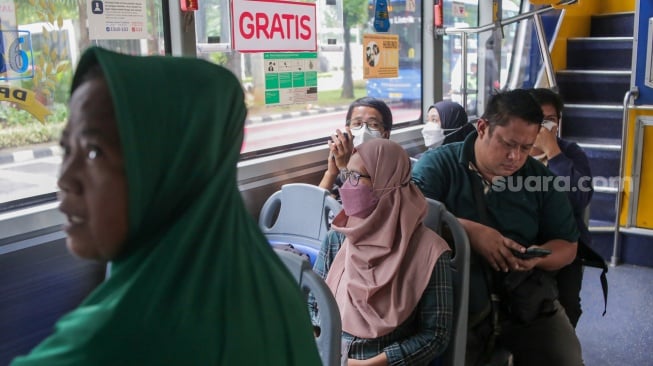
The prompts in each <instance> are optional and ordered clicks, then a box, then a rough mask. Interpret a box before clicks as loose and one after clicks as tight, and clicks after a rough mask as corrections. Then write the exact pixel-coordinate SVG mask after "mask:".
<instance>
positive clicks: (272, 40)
mask: <svg viewBox="0 0 653 366" xmlns="http://www.w3.org/2000/svg"><path fill="white" fill-rule="evenodd" d="M231 19H232V22H231V27H232V29H231V34H232V40H231V44H232V46H233V48H234V49H235V50H236V51H239V52H270V51H274V52H280V51H293V52H297V51H313V52H314V51H317V34H316V26H317V21H316V16H315V3H298V2H291V1H255V0H233V1H232V2H231Z"/></svg>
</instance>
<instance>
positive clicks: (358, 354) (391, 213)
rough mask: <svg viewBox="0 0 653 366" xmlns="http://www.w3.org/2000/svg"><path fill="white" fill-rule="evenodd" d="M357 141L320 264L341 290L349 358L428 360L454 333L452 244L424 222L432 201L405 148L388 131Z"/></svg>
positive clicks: (353, 362) (385, 362)
mask: <svg viewBox="0 0 653 366" xmlns="http://www.w3.org/2000/svg"><path fill="white" fill-rule="evenodd" d="M356 149H357V150H356V151H355V152H354V154H353V155H352V157H351V159H350V160H349V163H348V164H347V169H343V170H342V171H341V172H340V174H341V176H342V177H341V178H342V181H343V182H344V184H343V186H342V187H341V188H340V196H341V198H342V205H343V210H342V211H341V212H340V214H339V215H338V216H336V218H335V219H334V221H333V224H332V226H331V228H332V231H331V232H330V233H329V235H328V236H327V238H326V239H325V241H324V242H323V243H322V248H321V249H320V255H319V256H318V258H317V260H316V262H315V266H314V268H313V269H314V271H315V272H316V273H317V274H319V275H320V276H322V278H325V279H326V282H327V284H328V285H329V288H330V289H331V291H332V292H333V294H334V295H335V298H336V301H337V303H338V308H339V309H340V315H341V318H342V330H343V332H342V342H343V349H346V350H347V353H348V358H349V365H350V366H355V365H362V364H365V365H390V364H398V363H401V364H403V365H428V364H429V363H430V362H431V361H432V360H433V359H434V358H436V357H437V356H439V355H440V354H442V353H443V352H444V350H445V349H446V347H447V344H448V343H449V338H450V335H451V329H452V313H453V291H452V285H451V275H450V269H449V260H450V251H449V246H448V245H447V243H446V242H445V241H444V240H443V239H442V238H441V237H439V236H438V235H437V234H436V233H435V232H433V231H431V230H429V229H428V228H426V227H425V226H424V225H423V224H422V220H423V219H424V217H425V216H426V210H427V204H426V200H425V199H424V196H423V195H422V193H421V191H420V190H419V189H418V188H417V187H416V186H415V185H413V183H412V182H411V181H410V161H409V158H408V154H406V152H405V151H404V149H403V148H402V147H401V146H400V145H398V144H397V143H395V142H393V141H390V140H385V139H375V140H371V141H368V142H366V143H363V144H361V145H359V146H358V147H357V148H356ZM309 302H310V306H309V308H310V311H311V316H312V318H313V322H314V324H315V325H316V326H319V324H318V319H317V311H318V310H317V307H316V306H315V303H314V301H313V300H312V298H311V300H310V301H309ZM360 360H365V362H364V363H362V361H360Z"/></svg>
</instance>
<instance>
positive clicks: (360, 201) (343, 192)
mask: <svg viewBox="0 0 653 366" xmlns="http://www.w3.org/2000/svg"><path fill="white" fill-rule="evenodd" d="M338 191H339V192H340V198H341V199H342V209H343V210H344V211H345V214H346V215H347V216H353V217H358V218H361V219H364V218H366V217H367V216H369V215H370V214H371V213H372V211H374V209H375V208H376V205H377V204H378V203H379V198H378V197H376V195H375V194H374V190H372V187H370V186H367V185H365V184H360V183H359V184H358V185H357V186H352V185H351V183H350V182H349V179H347V180H346V181H345V183H343V184H342V187H340V189H339V190H338Z"/></svg>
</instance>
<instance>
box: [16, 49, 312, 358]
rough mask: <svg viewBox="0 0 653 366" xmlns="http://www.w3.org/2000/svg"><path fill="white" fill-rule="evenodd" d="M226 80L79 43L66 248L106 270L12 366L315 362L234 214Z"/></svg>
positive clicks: (274, 268)
mask: <svg viewBox="0 0 653 366" xmlns="http://www.w3.org/2000/svg"><path fill="white" fill-rule="evenodd" d="M245 115H246V109H245V105H244V102H243V92H242V89H241V87H240V84H239V82H238V80H237V79H236V78H235V77H234V76H233V75H232V74H231V73H230V72H229V71H227V70H226V69H223V68H221V67H219V66H216V65H213V64H211V63H209V62H205V61H202V60H198V59H192V58H176V57H161V56H154V57H134V56H127V55H121V54H117V53H113V52H110V51H107V50H103V49H100V48H90V49H88V50H87V51H86V52H85V53H84V55H83V56H82V58H81V60H80V62H79V66H78V67H77V70H76V72H75V76H74V78H73V85H72V96H71V100H70V117H69V120H68V124H67V126H66V128H65V130H64V133H63V135H62V138H61V145H62V147H63V150H64V157H63V162H62V165H61V172H60V178H59V182H58V184H59V187H60V189H61V192H60V197H59V198H60V201H61V205H60V209H61V211H62V212H63V213H64V214H65V215H66V217H67V223H66V225H64V229H65V231H66V233H67V245H68V248H69V249H70V250H71V251H72V252H73V253H74V254H76V255H78V256H80V257H83V258H89V259H97V260H103V261H111V262H112V263H113V267H112V275H111V277H110V278H109V279H108V280H107V281H105V282H104V283H103V284H102V285H100V286H99V287H98V288H97V289H96V290H95V291H94V292H93V293H92V294H91V295H89V296H88V298H86V299H85V300H84V302H83V303H82V304H81V305H80V306H79V307H78V308H77V309H75V310H74V311H72V312H71V313H69V314H67V315H65V316H64V317H62V318H61V319H60V320H59V321H58V322H57V324H56V326H55V330H54V333H53V334H52V335H51V336H50V337H48V338H47V339H45V340H44V341H43V342H42V343H41V344H40V345H38V346H37V347H36V348H34V349H33V350H32V352H31V353H30V354H28V355H26V356H23V357H19V358H16V359H15V360H14V362H13V363H12V365H13V366H27V365H47V366H55V365H94V366H97V365H318V364H319V363H320V361H319V356H318V353H317V348H316V345H315V340H314V338H313V333H312V328H311V325H310V321H309V317H308V312H307V310H306V302H305V300H304V299H303V297H302V295H301V293H300V291H299V288H298V286H297V284H296V282H295V281H294V280H293V278H292V277H291V275H290V274H289V273H288V272H287V271H286V270H285V268H284V266H283V264H282V263H281V261H280V260H279V259H278V258H277V256H276V255H275V254H274V252H273V250H272V249H271V248H270V246H269V245H268V243H267V241H266V240H265V238H264V237H263V235H262V234H261V233H260V231H259V230H258V227H257V225H256V223H255V222H254V221H253V220H252V218H251V217H250V215H249V214H248V213H247V211H246V210H245V207H244V205H243V202H242V199H241V196H240V193H239V191H238V187H237V184H236V162H237V160H238V156H239V150H240V146H241V143H242V138H243V123H244V120H245Z"/></svg>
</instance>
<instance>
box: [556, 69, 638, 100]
mask: <svg viewBox="0 0 653 366" xmlns="http://www.w3.org/2000/svg"><path fill="white" fill-rule="evenodd" d="M556 75H557V79H558V87H559V89H560V95H561V96H562V99H563V100H564V101H565V102H567V103H572V104H592V103H600V104H619V103H621V102H622V101H623V98H624V95H625V94H626V92H627V91H628V90H629V89H630V77H631V72H630V71H614V70H593V71H586V70H562V71H558V72H557V73H556Z"/></svg>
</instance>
